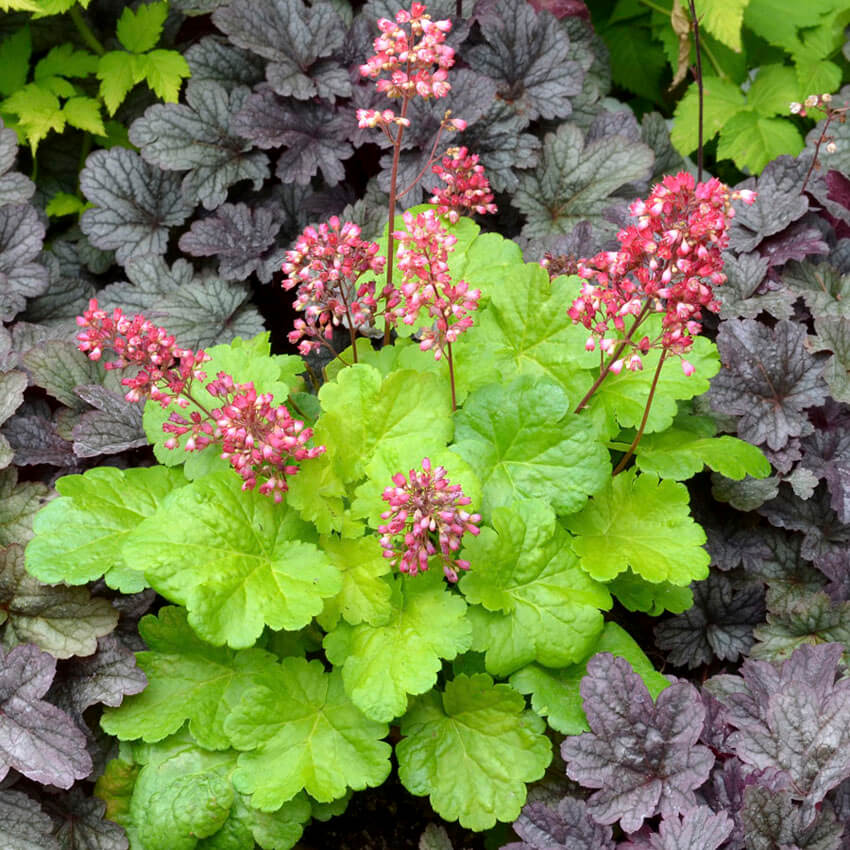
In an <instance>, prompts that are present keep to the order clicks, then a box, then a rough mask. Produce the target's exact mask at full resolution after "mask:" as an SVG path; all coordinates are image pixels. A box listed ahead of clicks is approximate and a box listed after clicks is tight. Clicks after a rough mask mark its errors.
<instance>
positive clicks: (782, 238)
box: [758, 215, 829, 279]
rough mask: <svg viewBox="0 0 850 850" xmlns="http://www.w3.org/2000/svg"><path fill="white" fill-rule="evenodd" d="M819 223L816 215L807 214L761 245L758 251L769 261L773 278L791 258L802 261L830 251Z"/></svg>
mask: <svg viewBox="0 0 850 850" xmlns="http://www.w3.org/2000/svg"><path fill="white" fill-rule="evenodd" d="M817 223H818V219H817V218H816V217H815V216H814V215H811V216H806V217H805V218H802V219H800V220H799V221H795V222H794V223H793V224H792V225H791V226H790V227H788V228H786V229H785V230H783V231H782V232H781V233H777V234H776V235H775V236H770V237H768V238H767V239H765V240H764V241H763V242H762V243H761V244H760V245H759V247H758V253H759V254H760V255H761V256H762V257H764V258H765V259H766V260H767V261H768V264H769V270H770V275H771V278H772V279H776V278H777V277H778V273H777V271H776V270H777V269H778V268H779V267H780V266H783V265H785V263H787V262H788V261H789V260H797V261H800V260H805V259H806V257H810V256H815V255H818V254H828V253H829V245H828V244H827V242H826V241H825V240H824V234H823V233H822V232H821V231H820V230H819V229H818V228H817V226H816V225H817ZM821 224H823V222H821Z"/></svg>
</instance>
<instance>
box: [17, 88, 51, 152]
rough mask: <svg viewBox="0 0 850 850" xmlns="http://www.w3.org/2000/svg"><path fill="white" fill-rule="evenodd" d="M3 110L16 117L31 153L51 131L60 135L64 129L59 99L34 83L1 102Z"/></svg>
mask: <svg viewBox="0 0 850 850" xmlns="http://www.w3.org/2000/svg"><path fill="white" fill-rule="evenodd" d="M3 109H4V110H7V111H9V112H14V113H15V114H16V115H18V118H19V126H20V127H21V129H22V130H23V131H24V133H25V134H26V138H27V141H28V142H29V144H30V147H31V148H32V150H33V152H35V150H36V148H37V147H38V144H39V142H41V140H42V139H44V137H45V136H46V135H47V134H48V133H49V132H50V131H51V130H56V132H58V133H61V132H62V130H63V129H64V127H65V116H64V115H63V114H62V107H61V106H60V105H59V98H57V97H56V95H55V94H53V93H51V92H49V91H46V90H45V89H43V88H41V87H40V86H37V85H36V84H35V83H30V84H29V85H26V86H24V87H23V88H22V89H18V91H16V92H15V93H14V94H13V95H12V96H11V97H9V98H7V99H6V100H5V101H4V102H3Z"/></svg>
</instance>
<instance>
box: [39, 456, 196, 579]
mask: <svg viewBox="0 0 850 850" xmlns="http://www.w3.org/2000/svg"><path fill="white" fill-rule="evenodd" d="M185 483H186V479H185V478H184V477H183V474H182V473H181V472H180V470H172V469H165V468H164V467H156V466H154V467H148V468H139V469H126V470H121V469H116V468H114V467H99V468H97V469H90V470H88V472H86V473H85V474H84V475H68V476H66V477H65V478H60V479H59V481H57V482H56V489H57V490H58V491H59V493H60V495H61V497H62V498H59V499H54V500H53V501H52V502H50V503H49V504H48V505H47V506H46V507H45V508H44V509H43V510H41V511H40V512H39V513H38V514H37V516H36V519H35V521H34V523H33V528H34V530H35V537H34V538H33V540H32V541H31V542H30V545H29V546H28V547H27V570H28V571H29V572H30V573H31V574H32V575H34V576H35V577H36V578H38V579H40V580H41V581H44V582H48V583H55V582H60V581H64V582H66V583H67V584H85V583H86V582H89V581H94V580H95V579H98V578H100V577H101V576H104V578H105V580H106V583H107V584H108V585H109V586H110V587H113V588H116V589H118V590H120V591H122V592H123V593H135V592H138V591H139V590H142V589H143V588H144V587H145V586H146V583H145V579H144V574H143V572H142V569H141V568H139V569H137V568H136V567H134V566H130V565H125V563H124V561H123V559H122V557H121V547H122V546H123V544H124V542H125V540H126V539H127V536H128V535H129V534H130V533H131V532H132V531H133V530H134V529H135V528H136V527H137V526H138V525H139V524H140V523H141V522H142V521H143V520H144V519H145V518H146V517H149V516H151V515H152V514H154V513H155V512H156V511H157V509H158V508H159V506H160V505H161V504H162V502H163V501H164V500H165V498H166V497H167V496H168V494H169V493H171V492H172V491H173V490H175V489H179V488H180V487H182V486H184V485H185ZM142 563H144V562H142Z"/></svg>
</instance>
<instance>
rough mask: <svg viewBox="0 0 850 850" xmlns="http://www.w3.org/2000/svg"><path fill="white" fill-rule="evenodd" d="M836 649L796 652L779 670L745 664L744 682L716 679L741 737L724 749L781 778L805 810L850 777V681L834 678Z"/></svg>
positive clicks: (839, 652) (733, 678)
mask: <svg viewBox="0 0 850 850" xmlns="http://www.w3.org/2000/svg"><path fill="white" fill-rule="evenodd" d="M843 652H844V647H843V646H842V645H841V644H835V643H831V644H822V645H820V646H814V647H812V646H801V647H800V648H799V649H797V650H796V651H795V652H794V654H793V655H792V656H791V657H790V658H789V659H788V660H787V661H785V662H784V663H783V664H782V666H781V667H778V668H777V667H775V666H774V665H772V664H770V663H768V662H765V661H752V660H748V661H745V662H744V664H743V665H742V667H741V676H740V677H738V676H719V677H716V679H714V680H710V681H709V687H710V686H711V682H714V681H717V680H719V685H720V687H721V688H722V689H723V690H724V691H725V693H718V692H717V689H714V692H715V694H716V695H717V697H718V699H720V701H721V702H722V703H724V704H725V705H726V707H727V710H728V714H727V719H728V721H729V722H730V723H731V724H732V725H733V726H735V727H737V729H738V731H737V732H735V733H733V734H732V735H731V736H730V737H729V744H730V746H731V747H733V748H734V750H735V752H736V753H737V755H738V757H739V758H740V759H741V760H742V761H744V762H745V763H747V764H750V765H752V766H753V767H756V768H758V769H761V770H765V769H770V768H773V769H776V770H780V771H783V772H784V773H786V774H787V775H788V777H789V778H790V780H791V783H792V784H791V786H790V792H791V794H792V796H793V797H794V798H795V799H802V800H804V801H805V806H806V807H807V808H808V809H810V810H811V809H813V808H814V807H815V806H816V805H817V804H818V803H820V802H821V801H822V800H823V798H824V797H825V796H826V794H827V792H829V791H830V790H831V789H832V788H835V787H836V786H837V785H839V784H840V783H841V781H842V780H844V779H846V778H847V777H848V776H850V680H847V679H844V680H840V681H838V682H836V681H835V677H836V675H837V672H838V663H839V661H840V659H841V656H842V653H843Z"/></svg>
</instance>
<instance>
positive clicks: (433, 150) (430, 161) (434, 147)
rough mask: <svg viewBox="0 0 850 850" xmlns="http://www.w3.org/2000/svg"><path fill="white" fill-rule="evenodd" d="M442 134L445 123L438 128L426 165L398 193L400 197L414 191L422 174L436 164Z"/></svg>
mask: <svg viewBox="0 0 850 850" xmlns="http://www.w3.org/2000/svg"><path fill="white" fill-rule="evenodd" d="M442 134H443V125H442V124H440V129H439V130H437V135H436V136H435V137H434V144H433V145H432V146H431V153H429V154H428V159H427V160H426V161H425V165H423V166H422V168H421V169H420V171H419V173H418V174H417V175H416V177H414V178H413V182H412V183H411V184H410V185H409V186H408V187H407V188H406V189H402V190H401V192H399V193H398V197H399V198H403V197H404V196H405V195H406V194H407V193H408V192H410V191H412V190H413V189H414V187H415V186H416V184H417V183H418V182H419V181H420V180H421V179H422V175H423V174H424V173H425V172H426V171H427V170H428V168H429V167H430V166H432V165H433V164H434V154H435V153H436V152H437V145H438V144H439V143H440V136H442Z"/></svg>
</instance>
